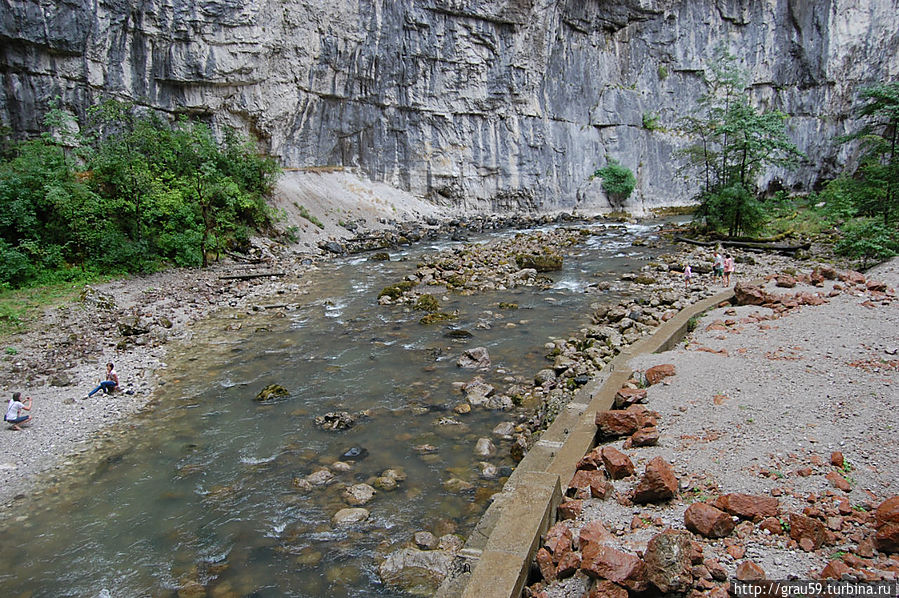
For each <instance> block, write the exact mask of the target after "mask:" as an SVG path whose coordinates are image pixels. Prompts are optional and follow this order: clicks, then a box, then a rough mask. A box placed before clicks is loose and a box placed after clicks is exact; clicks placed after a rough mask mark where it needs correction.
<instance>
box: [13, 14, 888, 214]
mask: <svg viewBox="0 0 899 598" xmlns="http://www.w3.org/2000/svg"><path fill="white" fill-rule="evenodd" d="M897 15H899V0H822V1H816V2H807V1H804V0H761V1H752V0H623V1H619V2H611V1H605V0H414V1H396V2H393V1H387V0H320V1H312V0H308V1H307V0H255V1H254V0H133V1H127V0H0V125H5V126H7V127H11V128H12V129H13V131H14V132H15V133H16V134H17V135H20V136H22V135H27V134H34V133H36V132H38V131H39V130H40V128H41V123H42V119H43V115H44V114H45V112H46V110H47V107H48V106H49V105H50V103H51V102H52V100H53V98H55V97H59V98H60V99H61V103H62V107H63V108H65V109H66V110H69V111H70V112H72V113H74V114H78V115H79V116H80V115H83V114H84V111H85V109H86V107H88V106H89V105H90V104H91V103H94V102H97V101H99V100H101V99H103V98H106V97H115V98H120V99H127V100H133V101H135V102H137V103H138V104H141V105H145V106H148V107H152V108H154V109H158V110H162V111H165V112H168V113H171V114H189V115H191V116H193V117H197V118H203V119H206V120H208V121H210V122H212V123H213V124H215V125H224V124H228V125H233V126H237V127H239V128H241V129H243V130H245V131H247V132H248V133H250V134H251V135H253V136H254V137H256V138H257V139H259V140H260V144H261V146H262V149H263V150H264V151H267V152H270V153H272V154H274V155H277V156H279V157H280V158H281V160H282V163H283V164H284V165H285V166H289V167H312V166H344V167H349V168H355V169H357V170H358V171H360V172H361V173H362V174H363V175H364V176H367V177H369V178H371V179H372V180H375V181H379V182H385V183H388V184H390V185H392V186H395V187H398V188H400V189H403V190H406V191H410V192H412V193H413V194H415V195H418V196H421V197H425V198H428V199H430V200H431V201H434V202H437V203H440V204H443V205H449V206H454V207H458V208H459V209H490V210H496V211H505V210H513V209H515V210H518V209H525V210H529V209H571V208H573V207H577V208H579V209H590V208H594V207H603V206H607V205H608V204H607V203H606V199H605V197H604V195H603V193H602V192H601V190H600V189H599V184H598V182H597V181H595V180H594V181H591V180H590V175H591V174H592V173H593V172H594V171H595V170H596V169H597V168H599V167H600V166H603V165H604V164H606V162H607V160H608V159H609V158H614V159H617V160H618V161H619V162H621V163H622V164H624V165H625V166H628V167H630V168H631V169H632V170H633V171H634V172H635V174H636V176H637V181H638V183H637V189H636V192H635V194H634V197H633V199H632V200H631V202H630V205H631V207H632V208H637V209H639V208H640V207H648V206H652V205H665V204H676V203H682V202H684V201H686V200H688V199H689V198H690V197H691V196H692V195H693V193H694V192H695V189H694V187H693V186H692V185H691V184H689V182H687V181H684V180H683V179H682V178H681V177H680V176H679V175H678V166H679V161H678V159H677V158H676V157H674V156H673V151H674V150H675V149H676V148H677V147H679V146H682V145H683V143H684V138H683V137H682V136H680V135H678V133H677V132H676V131H675V129H674V125H675V123H676V121H677V119H678V118H680V117H681V116H684V115H686V114H689V113H691V111H693V110H695V107H696V100H697V98H698V97H699V96H700V95H701V94H702V93H703V92H704V91H705V84H704V73H705V69H707V68H709V66H710V64H709V61H710V58H711V56H712V53H713V49H714V48H715V47H717V46H719V45H721V44H724V45H726V46H727V47H728V48H729V49H730V51H731V52H732V53H733V54H735V55H736V56H737V57H738V59H739V61H740V64H741V66H742V67H744V68H745V69H746V71H747V73H748V74H749V76H750V80H751V85H752V95H753V97H754V99H755V101H757V102H758V103H759V104H760V105H762V106H765V107H771V108H778V109H780V110H783V111H785V112H787V113H789V114H790V115H791V116H792V118H791V120H790V121H789V131H790V135H791V137H792V138H793V140H794V141H795V142H796V144H797V145H798V146H799V147H800V149H802V150H803V151H804V152H805V153H806V154H807V155H808V156H809V160H807V161H806V163H804V164H803V165H802V166H801V167H800V168H799V169H798V170H795V171H793V172H769V173H766V175H765V180H763V181H762V182H763V183H766V182H767V181H770V180H772V179H774V178H777V179H778V181H779V182H780V183H782V184H784V185H786V186H787V187H793V186H795V187H797V188H805V187H807V186H809V185H813V184H814V183H816V182H817V181H819V180H821V179H822V178H824V177H827V176H830V175H832V173H833V172H834V171H835V169H836V168H837V167H838V166H839V165H840V164H841V163H842V162H843V161H845V160H846V159H847V156H845V155H841V153H840V152H841V151H843V152H845V150H840V149H839V148H838V147H836V146H835V145H834V144H833V143H832V137H833V136H834V135H837V134H842V133H845V132H846V131H847V130H848V128H850V127H851V126H852V124H853V123H852V122H851V118H850V115H851V111H852V107H853V105H854V104H855V102H856V98H857V90H858V88H859V87H860V86H861V85H865V84H870V83H873V82H877V81H881V80H884V79H888V78H892V79H895V78H896V77H897V76H899V17H897ZM645 118H646V119H649V121H652V119H655V122H656V123H658V126H650V127H646V126H644V124H645V122H646V121H645V120H644V119H645Z"/></svg>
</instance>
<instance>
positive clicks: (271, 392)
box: [256, 384, 290, 402]
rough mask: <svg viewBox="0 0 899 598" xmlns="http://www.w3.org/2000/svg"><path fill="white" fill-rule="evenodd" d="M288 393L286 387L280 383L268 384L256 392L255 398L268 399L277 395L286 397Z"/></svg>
mask: <svg viewBox="0 0 899 598" xmlns="http://www.w3.org/2000/svg"><path fill="white" fill-rule="evenodd" d="M288 394H290V393H288V392H287V389H286V388H284V387H283V386H281V385H280V384H269V385H268V386H266V387H265V388H263V389H262V390H260V391H259V393H257V394H256V400H257V401H260V402H262V401H270V400H272V399H277V398H279V397H286V396H287V395H288Z"/></svg>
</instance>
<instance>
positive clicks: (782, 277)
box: [774, 274, 796, 289]
mask: <svg viewBox="0 0 899 598" xmlns="http://www.w3.org/2000/svg"><path fill="white" fill-rule="evenodd" d="M776 280H777V282H775V283H774V284H775V285H776V286H778V287H781V288H784V289H792V288H793V287H795V286H796V279H795V278H793V277H792V276H790V275H789V274H779V275H778V276H777V279H776Z"/></svg>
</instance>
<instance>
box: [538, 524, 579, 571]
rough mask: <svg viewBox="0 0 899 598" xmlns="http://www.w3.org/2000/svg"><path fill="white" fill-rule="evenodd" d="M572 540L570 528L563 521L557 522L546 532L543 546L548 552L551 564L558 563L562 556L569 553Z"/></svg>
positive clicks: (572, 535)
mask: <svg viewBox="0 0 899 598" xmlns="http://www.w3.org/2000/svg"><path fill="white" fill-rule="evenodd" d="M573 540H574V534H572V533H571V528H569V527H568V525H567V524H566V523H565V522H564V521H559V522H558V523H556V524H555V525H554V526H552V527H551V528H549V530H547V532H546V536H545V537H544V539H543V546H544V548H546V549H547V550H549V553H550V554H551V555H552V557H553V562H554V563H558V562H559V559H560V558H562V555H564V554H565V553H566V552H570V551H571V548H572V544H571V543H572V541H573Z"/></svg>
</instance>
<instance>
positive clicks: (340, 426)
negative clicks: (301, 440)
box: [314, 411, 356, 431]
mask: <svg viewBox="0 0 899 598" xmlns="http://www.w3.org/2000/svg"><path fill="white" fill-rule="evenodd" d="M314 421H315V425H316V426H318V427H319V428H321V429H322V430H332V431H334V430H347V429H349V428H352V427H353V426H355V425H356V418H355V416H353V415H351V414H350V413H348V412H347V411H330V412H328V413H326V414H324V415H318V416H316V417H315V420H314Z"/></svg>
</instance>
